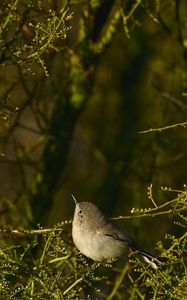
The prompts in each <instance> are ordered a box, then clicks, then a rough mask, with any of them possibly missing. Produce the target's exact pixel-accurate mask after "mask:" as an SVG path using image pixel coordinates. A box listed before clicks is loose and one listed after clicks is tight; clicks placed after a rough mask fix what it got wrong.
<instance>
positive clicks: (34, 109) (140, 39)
mask: <svg viewBox="0 0 187 300" xmlns="http://www.w3.org/2000/svg"><path fill="white" fill-rule="evenodd" d="M55 3H56V4H55ZM74 3H75V4H72V5H71V1H70V12H71V11H72V12H74V16H73V18H72V19H71V20H70V21H69V25H71V26H72V28H71V29H70V30H69V31H68V32H67V38H66V39H64V40H63V41H62V47H61V48H60V47H59V44H60V43H61V42H60V43H58V42H57V47H59V49H60V50H59V51H58V52H57V53H56V52H55V51H53V50H54V49H52V50H51V49H48V51H46V52H45V53H44V54H43V56H42V59H43V60H44V62H45V64H46V67H47V69H48V71H49V76H48V77H47V76H45V74H44V70H43V68H42V67H41V66H40V65H39V64H38V61H37V59H36V61H34V60H33V61H28V60H27V59H25V60H24V58H23V61H22V64H19V62H18V61H15V57H13V56H11V55H10V54H9V57H8V58H7V59H4V58H3V57H5V56H3V55H2V56H1V57H2V64H1V70H0V76H1V83H0V94H1V108H2V110H1V111H2V113H1V137H2V138H1V140H2V143H1V144H2V147H1V149H2V150H1V152H2V156H1V161H0V165H1V167H0V194H1V200H2V201H1V219H2V222H3V223H4V224H6V225H11V226H13V227H36V225H37V224H38V223H40V224H42V225H43V226H52V225H54V224H56V223H57V222H60V221H61V220H65V219H69V218H72V216H73V209H74V205H73V201H72V199H71V196H70V195H71V194H74V196H75V197H76V198H77V199H78V200H80V201H92V202H94V203H96V204H97V205H98V206H99V207H100V208H102V209H103V210H104V211H105V212H106V213H107V214H108V215H109V216H118V215H129V214H130V211H131V209H132V208H134V207H135V208H144V207H153V204H152V202H151V200H150V199H149V198H148V196H147V189H148V187H149V186H150V184H151V183H152V184H153V197H154V200H155V202H156V203H157V205H161V204H163V203H164V202H166V201H168V200H169V199H173V198H174V197H175V196H176V194H175V193H172V192H166V191H163V190H162V189H161V187H165V186H167V187H171V188H172V189H182V187H183V184H184V183H185V182H186V166H187V157H186V153H187V152H186V150H187V135H186V128H183V127H175V128H173V129H170V130H163V131H161V132H159V131H157V132H151V133H140V131H142V130H146V129H149V128H161V127H164V126H167V125H172V124H176V123H181V122H186V111H187V103H186V101H187V98H186V91H187V74H186V66H187V61H186V60H187V52H186V39H187V34H186V29H187V23H186V7H185V1H172V2H171V1H166V0H165V1H155V2H154V5H153V3H151V1H150V3H149V2H146V1H145V2H142V4H141V5H139V7H137V8H136V10H135V11H134V12H133V14H132V18H130V17H129V21H128V26H127V28H128V29H129V37H128V36H127V34H126V32H125V29H126V28H124V25H123V22H122V21H120V22H119V23H118V25H117V26H116V28H115V34H114V35H113V37H112V38H111V40H110V42H109V43H108V44H107V45H106V47H104V48H103V50H102V52H101V53H100V54H99V55H98V56H97V57H96V56H92V54H90V53H89V49H88V45H89V43H90V42H91V41H92V42H95V40H96V41H98V40H99V37H100V36H102V34H103V31H107V28H108V26H109V24H110V22H111V19H112V18H111V16H112V14H113V10H112V9H114V7H115V5H116V3H115V1H108V3H107V1H101V5H98V8H97V10H96V11H94V13H93V15H92V18H91V15H90V19H89V18H88V24H87V27H86V28H89V25H90V24H91V27H92V29H91V30H90V31H88V33H87V39H85V40H83V42H84V43H83V42H82V43H81V42H80V41H79V40H78V36H79V34H80V33H79V31H80V28H81V25H80V21H81V20H82V19H84V18H83V15H84V13H85V12H86V10H87V4H86V3H87V2H86V1H80V3H79V2H77V3H76V1H74ZM61 5H63V1H54V3H53V2H52V1H51V2H50V1H49V2H47V5H46V6H45V7H44V8H42V9H44V14H41V15H39V17H40V21H41V22H44V24H45V20H46V15H47V14H48V11H49V8H51V7H52V8H53V9H54V11H56V13H57V15H58V13H59V11H60V10H59V8H60V7H61ZM102 5H103V6H102ZM133 5H134V2H133V1H127V5H126V6H125V5H124V6H123V9H124V13H126V14H127V15H128V13H129V12H130V11H131V9H132V7H133ZM103 7H104V8H103ZM112 7H113V8H112ZM111 8H112V9H111ZM33 11H34V12H33ZM33 11H31V12H29V13H28V15H26V5H25V3H24V1H22V6H21V8H20V7H18V8H17V11H16V12H15V14H17V15H19V14H20V15H22V16H23V17H24V18H25V20H26V21H25V22H26V24H29V22H30V20H34V21H33V22H36V23H37V21H38V19H39V17H38V14H37V10H36V11H35V10H33ZM1 12H2V11H1ZM5 13H6V11H5ZM35 14H36V15H35ZM33 15H34V17H33ZM89 22H90V23H89ZM102 23H103V24H104V25H103V24H102ZM11 26H12V25H11ZM11 26H10V28H8V29H7V32H6V37H5V39H6V42H7V40H8V34H10V35H11V28H12V27H11ZM14 26H15V25H14ZM28 28H29V27H28ZM25 35H26V36H25ZM32 38H33V36H32V30H31V32H29V31H28V35H27V31H26V30H25V31H24V30H23V32H21V34H20V35H19V36H18V39H16V40H14V44H16V43H18V44H19V47H20V45H21V43H23V42H24V43H26V42H27V41H28V43H29V42H30V40H32ZM19 39H20V40H19ZM19 41H22V42H21V43H19ZM85 45H86V46H85ZM60 46H61V44H60ZM8 50H9V51H10V53H11V54H12V53H13V51H12V52H11V50H10V49H9V48H8V42H7V48H6V50H5V51H8ZM71 51H73V55H78V57H79V58H80V60H81V62H83V69H84V72H83V73H84V74H88V75H85V78H86V79H88V81H87V80H82V82H78V84H77V86H79V90H78V95H79V96H80V95H83V96H84V97H83V98H84V101H83V102H84V103H83V105H81V107H78V109H77V108H76V105H75V107H73V106H71V99H72V94H73V92H72V90H73V88H72V87H73V83H74V79H75V78H76V71H75V73H73V72H72V69H71V67H72V66H71V64H70V56H71V55H70V53H71ZM72 57H73V56H72ZM76 68H77V66H76V67H75V70H78V69H76ZM91 68H94V73H93V75H92V78H91V79H89V74H90V73H89V72H91V71H90V70H91ZM30 69H31V70H30ZM86 72H87V73H86ZM77 73H78V77H79V76H80V74H81V73H80V74H79V70H78V71H77ZM89 80H90V81H89ZM75 81H76V80H75ZM28 89H29V92H28ZM76 93H77V92H76V90H75V95H76ZM3 101H4V102H3ZM80 101H81V100H80ZM75 102H76V101H75ZM77 103H78V102H77ZM77 105H79V104H77ZM17 108H18V109H17ZM76 109H77V110H76ZM119 223H120V226H121V227H122V228H123V227H124V228H126V229H127V230H128V231H129V232H130V233H131V234H132V235H133V236H135V237H136V239H137V240H138V241H139V242H140V243H141V244H142V245H144V247H145V248H148V249H149V248H151V249H153V248H154V245H155V243H156V242H157V241H158V240H160V239H163V238H164V235H165V233H166V232H170V233H173V231H174V230H175V231H176V227H175V229H174V227H173V218H172V217H170V216H164V217H163V216H160V217H157V218H154V219H153V218H143V219H142V218H135V219H131V220H128V221H127V220H124V221H122V220H121V221H119ZM175 233H176V232H175ZM176 234H178V233H176Z"/></svg>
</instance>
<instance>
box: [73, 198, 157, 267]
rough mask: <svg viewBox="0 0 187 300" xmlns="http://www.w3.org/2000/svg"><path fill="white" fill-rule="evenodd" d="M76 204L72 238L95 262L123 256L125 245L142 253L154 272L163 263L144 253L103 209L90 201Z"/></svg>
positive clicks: (83, 252)
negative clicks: (106, 215) (108, 217)
mask: <svg viewBox="0 0 187 300" xmlns="http://www.w3.org/2000/svg"><path fill="white" fill-rule="evenodd" d="M72 198H73V200H74V201H75V213H74V218H73V228H72V236H73V241H74V244H75V245H76V247H77V248H78V249H79V251H80V252H81V253H82V254H84V255H85V256H87V257H89V258H92V259H93V260H95V261H105V260H107V259H114V258H117V257H119V256H122V254H123V252H124V250H125V247H126V245H128V247H129V248H130V249H131V250H132V251H136V252H137V253H138V254H140V255H141V256H142V257H143V259H144V260H145V261H146V262H147V263H149V264H150V266H151V267H152V268H154V269H157V268H158V264H159V263H160V261H159V260H157V259H156V258H155V257H153V256H152V255H150V254H149V253H147V252H146V251H144V250H142V248H141V247H140V246H139V245H138V243H137V242H136V241H134V239H133V238H131V237H130V236H129V235H128V234H127V233H126V232H122V231H121V230H119V229H118V228H117V226H116V225H115V223H114V222H112V221H111V220H109V219H107V218H106V217H105V215H104V214H103V213H102V212H101V211H100V209H99V208H98V207H97V206H96V205H94V204H93V203H90V202H77V201H76V199H75V197H74V196H73V195H72Z"/></svg>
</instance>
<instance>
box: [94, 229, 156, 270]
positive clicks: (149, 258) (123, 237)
mask: <svg viewBox="0 0 187 300" xmlns="http://www.w3.org/2000/svg"><path fill="white" fill-rule="evenodd" d="M97 233H98V234H101V235H105V236H108V237H110V238H113V239H115V240H118V241H121V242H124V243H126V244H127V245H128V247H129V248H130V249H131V250H132V251H134V252H135V251H136V252H137V253H138V254H140V255H141V256H142V257H143V259H144V260H145V261H146V262H147V263H149V264H150V265H151V266H152V268H153V269H157V268H158V266H157V265H158V264H160V263H161V262H160V261H159V260H158V259H156V258H155V257H154V256H153V255H151V254H149V253H148V252H146V251H144V250H143V249H142V248H141V247H140V245H139V244H138V243H137V242H136V241H135V240H134V239H133V238H132V237H131V236H129V235H128V233H126V232H122V231H121V230H119V229H118V228H117V227H116V226H115V224H113V223H107V224H105V225H104V226H103V227H101V228H99V230H97Z"/></svg>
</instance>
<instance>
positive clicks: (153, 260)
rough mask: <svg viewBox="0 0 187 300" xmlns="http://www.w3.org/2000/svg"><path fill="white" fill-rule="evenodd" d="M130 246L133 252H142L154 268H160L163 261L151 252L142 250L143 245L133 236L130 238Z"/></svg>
mask: <svg viewBox="0 0 187 300" xmlns="http://www.w3.org/2000/svg"><path fill="white" fill-rule="evenodd" d="M128 246H129V248H130V249H131V250H132V251H133V252H137V253H138V254H140V255H141V256H142V257H143V259H144V261H145V262H147V263H148V264H149V265H150V266H151V267H152V268H153V269H155V270H156V269H158V266H159V265H160V264H161V261H159V260H158V259H157V258H156V257H154V256H153V255H151V254H149V253H148V252H146V251H144V250H142V249H141V247H140V246H139V245H138V244H137V243H136V242H135V241H134V240H133V239H132V238H129V240H128Z"/></svg>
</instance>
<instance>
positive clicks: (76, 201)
mask: <svg viewBox="0 0 187 300" xmlns="http://www.w3.org/2000/svg"><path fill="white" fill-rule="evenodd" d="M71 197H72V198H73V201H74V202H75V205H77V203H78V202H77V200H76V199H75V197H74V196H73V194H71Z"/></svg>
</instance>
